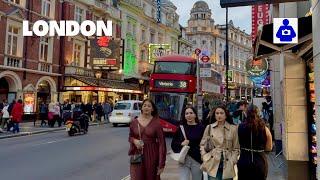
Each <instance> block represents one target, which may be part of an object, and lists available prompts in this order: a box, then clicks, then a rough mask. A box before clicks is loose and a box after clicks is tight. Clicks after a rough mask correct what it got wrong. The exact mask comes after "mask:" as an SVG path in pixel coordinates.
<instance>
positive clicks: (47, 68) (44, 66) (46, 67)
mask: <svg viewBox="0 0 320 180" xmlns="http://www.w3.org/2000/svg"><path fill="white" fill-rule="evenodd" d="M38 70H39V71H44V72H50V73H51V72H52V64H50V63H46V62H39V63H38Z"/></svg>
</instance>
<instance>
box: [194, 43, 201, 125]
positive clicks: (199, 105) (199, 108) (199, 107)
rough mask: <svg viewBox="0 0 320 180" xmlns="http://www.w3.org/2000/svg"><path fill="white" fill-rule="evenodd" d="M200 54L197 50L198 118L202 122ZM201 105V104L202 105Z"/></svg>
mask: <svg viewBox="0 0 320 180" xmlns="http://www.w3.org/2000/svg"><path fill="white" fill-rule="evenodd" d="M200 53H201V50H200V49H199V48H197V49H196V50H195V54H196V55H197V101H196V102H197V111H198V118H199V119H200V120H202V102H200V63H199V62H200ZM200 103H201V104H200Z"/></svg>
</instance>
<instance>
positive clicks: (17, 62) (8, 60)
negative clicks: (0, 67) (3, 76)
mask: <svg viewBox="0 0 320 180" xmlns="http://www.w3.org/2000/svg"><path fill="white" fill-rule="evenodd" d="M22 62H23V60H22V57H17V56H12V55H5V59H4V65H5V66H10V67H16V68H22Z"/></svg>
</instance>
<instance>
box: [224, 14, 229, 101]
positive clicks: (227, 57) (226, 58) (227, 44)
mask: <svg viewBox="0 0 320 180" xmlns="http://www.w3.org/2000/svg"><path fill="white" fill-rule="evenodd" d="M228 29H229V27H228V8H226V50H225V52H226V53H225V65H226V96H227V99H226V100H227V102H229V80H228V75H229V73H228V71H229V39H228V38H229V32H228V31H229V30H228Z"/></svg>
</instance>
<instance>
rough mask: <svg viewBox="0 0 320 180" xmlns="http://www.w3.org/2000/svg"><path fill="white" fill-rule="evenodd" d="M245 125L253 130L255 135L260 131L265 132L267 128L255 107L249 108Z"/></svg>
mask: <svg viewBox="0 0 320 180" xmlns="http://www.w3.org/2000/svg"><path fill="white" fill-rule="evenodd" d="M244 123H245V125H246V126H247V127H249V128H250V129H252V132H253V133H254V134H258V132H259V130H263V128H265V123H264V122H263V121H262V120H261V118H260V116H259V109H258V107H257V106H255V105H250V106H249V108H248V110H247V117H246V121H245V122H244Z"/></svg>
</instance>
